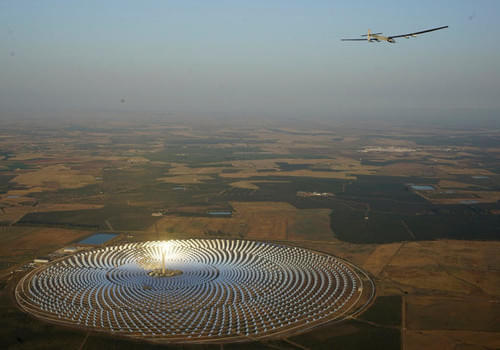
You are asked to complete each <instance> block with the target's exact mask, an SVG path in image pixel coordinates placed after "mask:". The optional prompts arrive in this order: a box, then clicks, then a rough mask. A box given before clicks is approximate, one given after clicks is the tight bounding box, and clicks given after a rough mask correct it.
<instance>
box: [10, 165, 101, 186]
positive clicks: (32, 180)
mask: <svg viewBox="0 0 500 350" xmlns="http://www.w3.org/2000/svg"><path fill="white" fill-rule="evenodd" d="M12 181H14V182H17V183H18V184H20V185H24V186H27V187H35V188H37V187H38V188H43V189H44V190H58V189H71V188H80V187H84V186H87V185H91V184H94V183H96V182H97V181H96V179H95V177H94V176H92V175H84V174H81V173H80V172H79V171H75V170H72V169H70V168H68V167H66V166H64V165H52V166H48V167H45V168H42V169H40V170H37V171H32V172H28V173H24V174H20V175H18V176H16V177H15V178H14V179H13V180H12Z"/></svg>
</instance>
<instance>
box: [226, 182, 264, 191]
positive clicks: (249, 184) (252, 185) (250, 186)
mask: <svg viewBox="0 0 500 350" xmlns="http://www.w3.org/2000/svg"><path fill="white" fill-rule="evenodd" d="M229 186H231V187H235V188H243V189H247V190H258V189H259V186H257V185H255V183H254V182H250V181H236V182H231V183H230V184H229Z"/></svg>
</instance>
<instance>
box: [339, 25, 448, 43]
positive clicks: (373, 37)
mask: <svg viewBox="0 0 500 350" xmlns="http://www.w3.org/2000/svg"><path fill="white" fill-rule="evenodd" d="M445 28H448V26H443V27H437V28H432V29H426V30H422V31H420V32H414V33H408V34H401V35H391V36H383V35H380V34H382V33H372V32H371V31H370V29H368V34H365V35H361V36H363V37H365V38H364V39H341V40H342V41H367V42H369V43H371V42H374V41H376V42H381V41H387V42H388V43H391V44H394V43H395V42H396V40H394V39H395V38H406V39H409V38H415V37H416V36H417V35H419V34H424V33H429V32H433V31H435V30H440V29H445Z"/></svg>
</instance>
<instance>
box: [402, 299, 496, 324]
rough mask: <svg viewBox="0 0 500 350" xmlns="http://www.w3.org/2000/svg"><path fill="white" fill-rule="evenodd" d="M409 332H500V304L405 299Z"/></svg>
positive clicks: (455, 300)
mask: <svg viewBox="0 0 500 350" xmlns="http://www.w3.org/2000/svg"><path fill="white" fill-rule="evenodd" d="M406 307H407V311H406V317H407V323H406V326H407V328H408V329H409V330H433V329H439V330H467V331H486V332H500V322H499V321H500V302H499V300H486V299H484V298H477V296H470V297H461V298H443V297H433V296H412V297H407V298H406Z"/></svg>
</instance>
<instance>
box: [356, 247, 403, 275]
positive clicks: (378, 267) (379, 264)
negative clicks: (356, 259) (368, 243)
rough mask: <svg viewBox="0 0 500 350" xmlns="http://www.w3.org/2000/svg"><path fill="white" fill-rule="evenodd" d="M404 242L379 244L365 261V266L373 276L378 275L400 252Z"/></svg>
mask: <svg viewBox="0 0 500 350" xmlns="http://www.w3.org/2000/svg"><path fill="white" fill-rule="evenodd" d="M402 245H403V243H392V244H383V245H379V246H377V248H375V250H374V251H373V253H371V254H370V255H369V256H368V257H367V258H366V262H365V263H364V266H363V268H364V269H365V270H366V271H368V272H370V273H371V274H372V275H373V276H378V275H379V274H380V272H382V270H383V269H384V267H385V266H386V265H387V264H388V263H389V262H390V261H391V259H392V258H393V257H394V256H395V255H396V254H397V253H398V251H399V249H400V248H401V246H402Z"/></svg>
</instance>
